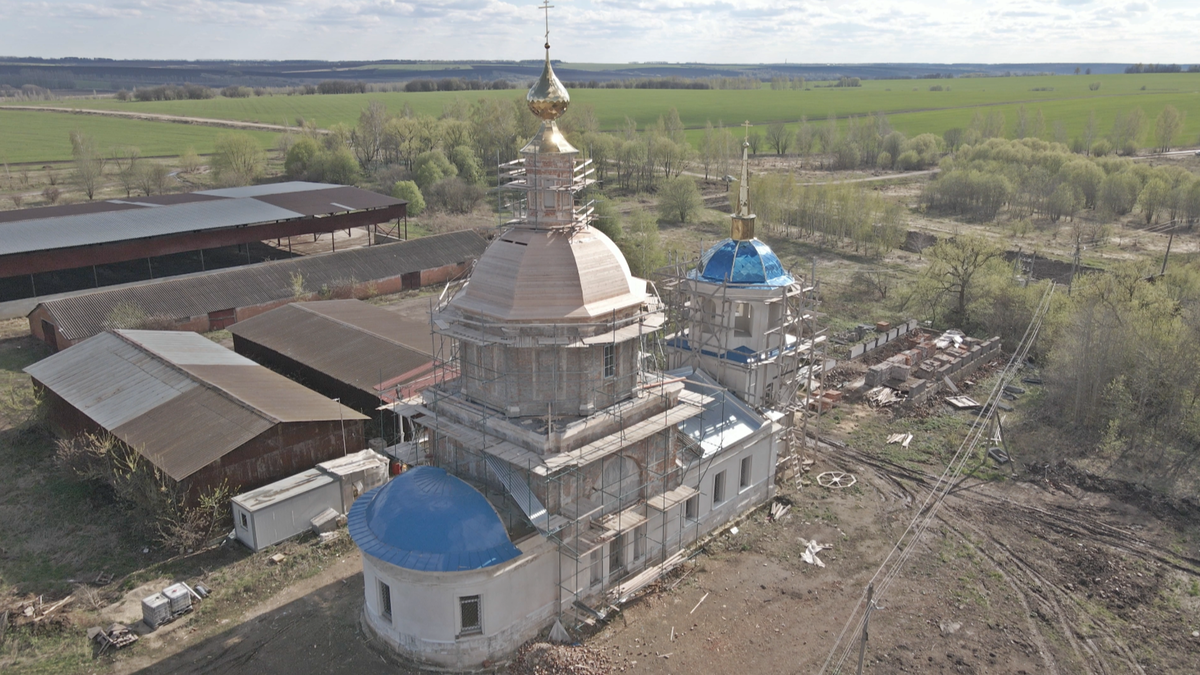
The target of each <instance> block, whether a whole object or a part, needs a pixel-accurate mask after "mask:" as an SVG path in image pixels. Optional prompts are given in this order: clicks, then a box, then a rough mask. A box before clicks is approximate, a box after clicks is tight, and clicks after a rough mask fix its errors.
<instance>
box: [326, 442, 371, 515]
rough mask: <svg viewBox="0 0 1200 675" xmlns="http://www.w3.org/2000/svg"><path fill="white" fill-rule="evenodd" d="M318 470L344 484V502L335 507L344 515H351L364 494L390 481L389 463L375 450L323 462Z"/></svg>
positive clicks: (334, 506)
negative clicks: (357, 501)
mask: <svg viewBox="0 0 1200 675" xmlns="http://www.w3.org/2000/svg"><path fill="white" fill-rule="evenodd" d="M317 468H318V469H320V470H321V471H323V472H324V473H326V474H328V475H330V476H333V477H334V478H336V479H337V480H338V482H340V483H341V484H342V501H341V504H339V505H333V508H334V510H336V511H337V512H338V513H340V514H342V515H346V514H347V513H350V507H351V506H352V505H353V504H354V500H356V499H358V498H359V497H361V496H362V495H363V493H365V492H367V491H368V490H371V489H374V488H376V487H379V486H380V485H383V484H384V483H386V482H387V479H388V461H387V458H386V457H384V456H383V455H381V454H379V453H377V452H375V451H374V450H363V451H362V452H355V453H353V454H350V455H346V456H345V457H338V458H337V459H331V460H329V461H327V462H321V463H320V464H318V465H317Z"/></svg>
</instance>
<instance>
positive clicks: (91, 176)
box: [71, 131, 104, 199]
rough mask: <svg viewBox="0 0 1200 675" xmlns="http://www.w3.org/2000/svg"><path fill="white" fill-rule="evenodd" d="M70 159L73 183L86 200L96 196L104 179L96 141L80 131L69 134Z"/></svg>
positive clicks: (101, 159)
mask: <svg viewBox="0 0 1200 675" xmlns="http://www.w3.org/2000/svg"><path fill="white" fill-rule="evenodd" d="M71 157H73V158H74V173H73V177H74V178H75V182H76V183H78V184H79V188H80V189H81V190H83V193H84V194H86V195H87V198H88V199H93V198H94V197H95V196H96V191H97V190H98V189H100V183H101V181H102V180H103V178H104V156H103V155H101V154H100V149H99V147H98V146H97V144H96V139H95V138H92V137H91V136H88V135H87V134H85V133H83V132H80V131H72V132H71Z"/></svg>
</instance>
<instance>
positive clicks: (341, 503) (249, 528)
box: [231, 450, 388, 551]
mask: <svg viewBox="0 0 1200 675" xmlns="http://www.w3.org/2000/svg"><path fill="white" fill-rule="evenodd" d="M387 467H388V464H387V459H386V458H384V457H382V456H381V455H379V454H377V453H375V452H373V451H371V450H363V451H362V452H356V453H354V454H351V455H347V456H346V457H341V458H338V459H332V460H330V461H328V462H322V463H320V464H318V465H317V466H316V468H313V469H309V470H307V471H303V472H301V473H298V474H296V475H294V476H290V477H288V478H284V479H283V480H280V481H276V482H274V483H271V484H270V485H264V486H262V487H260V488H258V489H255V490H251V491H249V492H246V493H244V494H240V495H238V496H236V497H234V498H233V499H232V500H231V502H232V503H231V506H232V511H233V529H234V532H235V533H236V535H237V539H238V541H240V542H242V543H243V544H245V545H246V546H247V547H249V548H250V549H252V550H254V551H261V550H262V549H264V548H266V547H268V546H272V545H274V544H278V543H279V542H281V541H283V540H285V539H289V538H291V537H294V536H296V535H298V534H300V533H301V532H304V531H305V530H308V529H309V528H310V527H311V526H312V520H313V519H314V518H316V517H317V516H318V515H320V514H321V513H322V512H324V511H325V510H327V509H333V510H334V511H337V512H338V513H339V514H342V515H345V513H346V512H347V511H349V510H350V505H351V504H353V503H354V500H355V499H357V498H358V497H359V496H361V495H362V494H363V493H364V492H366V491H368V490H370V489H372V488H374V487H376V486H378V485H382V484H383V483H384V482H385V481H386V480H387Z"/></svg>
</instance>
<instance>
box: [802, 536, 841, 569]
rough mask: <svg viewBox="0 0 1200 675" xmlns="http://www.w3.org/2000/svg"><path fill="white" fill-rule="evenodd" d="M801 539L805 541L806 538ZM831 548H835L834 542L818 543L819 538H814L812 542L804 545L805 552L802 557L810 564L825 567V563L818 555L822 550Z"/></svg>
mask: <svg viewBox="0 0 1200 675" xmlns="http://www.w3.org/2000/svg"><path fill="white" fill-rule="evenodd" d="M800 541H804V540H803V539H801V540H800ZM831 548H833V544H818V543H817V540H816V539H814V540H812V541H810V542H806V544H805V547H804V553H801V554H800V559H801V560H803V561H804V562H806V563H808V564H809V565H816V566H817V567H824V566H825V563H824V562H823V561H822V560H821V559H820V558H818V557H817V554H818V553H820V552H821V551H824V550H826V549H831Z"/></svg>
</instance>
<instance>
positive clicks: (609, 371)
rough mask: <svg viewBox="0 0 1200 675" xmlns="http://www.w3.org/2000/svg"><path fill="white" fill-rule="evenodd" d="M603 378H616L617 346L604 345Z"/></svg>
mask: <svg viewBox="0 0 1200 675" xmlns="http://www.w3.org/2000/svg"><path fill="white" fill-rule="evenodd" d="M604 376H605V377H616V376H617V346H616V345H611V344H608V345H604Z"/></svg>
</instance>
